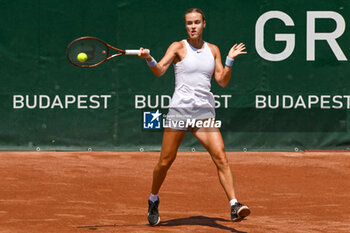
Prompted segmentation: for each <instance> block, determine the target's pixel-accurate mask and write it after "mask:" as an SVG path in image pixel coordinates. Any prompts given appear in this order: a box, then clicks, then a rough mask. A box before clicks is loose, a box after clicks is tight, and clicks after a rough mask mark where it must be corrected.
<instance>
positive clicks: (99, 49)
mask: <svg viewBox="0 0 350 233" xmlns="http://www.w3.org/2000/svg"><path fill="white" fill-rule="evenodd" d="M81 53H85V54H86V55H87V59H86V60H85V61H79V59H78V55H79V54H81ZM108 54H109V50H108V47H107V46H106V45H105V44H104V43H102V42H100V41H98V40H94V39H82V40H78V41H75V42H74V43H73V44H72V45H71V46H70V48H69V53H68V57H69V59H70V61H71V62H72V63H75V64H76V65H78V66H92V65H95V64H98V63H100V62H102V61H104V60H105V59H107V57H108Z"/></svg>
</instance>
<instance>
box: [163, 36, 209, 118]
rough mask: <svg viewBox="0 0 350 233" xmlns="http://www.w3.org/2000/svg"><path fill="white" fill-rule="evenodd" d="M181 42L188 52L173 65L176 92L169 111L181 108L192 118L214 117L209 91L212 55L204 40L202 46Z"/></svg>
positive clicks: (185, 41)
mask: <svg viewBox="0 0 350 233" xmlns="http://www.w3.org/2000/svg"><path fill="white" fill-rule="evenodd" d="M183 42H184V44H185V46H186V50H187V53H186V56H185V58H184V59H183V60H181V61H180V62H178V63H176V64H174V71H175V91H174V94H173V97H172V99H171V102H170V106H169V108H170V109H169V113H168V114H170V113H171V109H178V108H181V109H184V110H185V112H187V114H189V115H191V116H192V118H196V119H206V118H215V101H214V96H213V94H212V93H211V92H210V89H211V83H210V82H211V77H212V75H213V73H214V68H215V61H214V56H213V54H212V52H211V50H210V48H209V46H208V44H207V43H206V42H204V48H202V49H196V48H194V47H192V46H191V45H190V44H189V43H188V42H187V40H183ZM177 112H178V111H177Z"/></svg>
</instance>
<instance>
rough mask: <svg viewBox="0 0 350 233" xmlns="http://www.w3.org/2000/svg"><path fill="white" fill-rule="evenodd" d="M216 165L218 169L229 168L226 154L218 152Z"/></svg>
mask: <svg viewBox="0 0 350 233" xmlns="http://www.w3.org/2000/svg"><path fill="white" fill-rule="evenodd" d="M214 160H215V164H216V166H217V167H218V168H226V167H228V166H229V164H228V160H227V157H226V154H225V152H223V151H222V152H218V153H217V154H216V155H215V158H214Z"/></svg>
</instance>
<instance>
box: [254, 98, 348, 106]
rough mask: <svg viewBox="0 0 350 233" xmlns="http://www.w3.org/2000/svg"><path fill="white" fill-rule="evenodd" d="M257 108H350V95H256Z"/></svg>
mask: <svg viewBox="0 0 350 233" xmlns="http://www.w3.org/2000/svg"><path fill="white" fill-rule="evenodd" d="M255 108H256V109H277V108H280V109H291V108H294V109H312V108H319V109H342V108H346V109H350V95H334V96H331V95H320V96H317V95H308V96H302V95H298V96H297V97H295V98H293V97H292V96H290V95H276V96H272V95H267V96H265V95H256V96H255Z"/></svg>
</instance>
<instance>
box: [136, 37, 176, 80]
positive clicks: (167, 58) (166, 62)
mask: <svg viewBox="0 0 350 233" xmlns="http://www.w3.org/2000/svg"><path fill="white" fill-rule="evenodd" d="M181 48H182V43H181V42H174V43H172V44H171V45H170V46H169V48H168V50H167V51H166V53H165V55H164V57H163V58H162V59H161V60H160V62H158V63H157V64H156V65H155V66H150V69H151V70H152V72H153V73H154V74H155V75H156V76H157V77H160V76H162V75H163V74H164V73H165V72H166V71H167V70H168V68H169V66H170V64H171V63H172V62H173V61H174V59H175V58H176V57H177V56H178V52H179V50H180V49H181ZM140 51H141V52H140V53H139V57H140V58H144V59H146V60H147V61H149V62H150V61H152V59H153V58H152V56H151V55H150V54H149V52H148V50H146V49H144V48H140Z"/></svg>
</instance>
